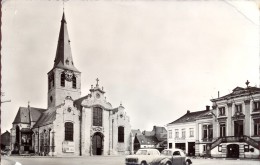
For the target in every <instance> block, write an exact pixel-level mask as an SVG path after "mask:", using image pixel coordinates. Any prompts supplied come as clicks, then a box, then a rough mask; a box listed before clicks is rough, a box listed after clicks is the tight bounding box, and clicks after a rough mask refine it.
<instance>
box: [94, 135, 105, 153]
mask: <svg viewBox="0 0 260 165" xmlns="http://www.w3.org/2000/svg"><path fill="white" fill-rule="evenodd" d="M102 141H103V136H102V134H101V133H95V134H94V135H93V137H92V154H93V155H102V151H103V144H102Z"/></svg>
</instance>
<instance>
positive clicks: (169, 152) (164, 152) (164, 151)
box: [161, 150, 171, 156]
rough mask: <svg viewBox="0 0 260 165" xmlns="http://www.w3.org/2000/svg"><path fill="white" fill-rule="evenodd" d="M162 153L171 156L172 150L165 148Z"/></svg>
mask: <svg viewBox="0 0 260 165" xmlns="http://www.w3.org/2000/svg"><path fill="white" fill-rule="evenodd" d="M161 154H162V155H167V156H170V155H171V151H168V150H163V151H162V153H161Z"/></svg>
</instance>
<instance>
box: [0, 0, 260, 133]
mask: <svg viewBox="0 0 260 165" xmlns="http://www.w3.org/2000/svg"><path fill="white" fill-rule="evenodd" d="M62 6H63V5H62V1H56V0H50V1H47V0H46V1H40V0H35V1H25V0H7V1H4V3H3V6H2V27H1V28H2V50H1V53H2V91H3V92H4V93H5V96H3V97H2V100H9V99H11V102H7V103H4V104H2V116H1V117H2V120H1V122H2V125H1V127H2V132H5V130H10V128H11V126H12V122H13V120H14V118H15V115H16V113H17V111H18V109H19V107H20V106H25V107H26V106H27V105H28V101H30V106H32V107H38V108H46V107H47V72H48V71H50V70H51V69H52V67H53V64H54V58H55V53H56V47H57V42H58V35H59V28H60V21H61V17H62ZM65 15H66V19H67V25H68V32H69V37H70V40H71V48H72V55H73V60H74V64H75V66H76V67H77V68H78V69H79V70H80V71H81V72H82V75H81V77H82V81H81V83H82V84H81V87H82V96H85V95H87V94H88V93H89V89H90V87H91V85H92V84H93V85H94V84H95V83H96V82H95V79H96V78H99V79H100V82H99V84H100V85H101V86H104V90H105V91H106V94H105V95H106V97H107V100H108V101H109V102H110V103H111V104H112V105H113V107H117V106H119V105H120V102H122V104H123V106H124V107H125V110H126V112H127V114H128V115H129V116H130V120H131V125H132V129H141V130H151V129H152V126H153V125H159V126H164V125H166V124H167V123H170V122H172V121H174V120H176V119H177V118H179V117H180V116H182V115H184V114H185V113H186V112H187V110H190V111H198V110H204V109H205V106H206V105H212V103H211V102H210V99H212V97H213V98H215V97H217V93H218V91H220V96H223V95H225V94H228V93H229V92H231V91H232V90H233V89H234V88H235V87H237V86H241V87H245V86H246V85H245V82H246V80H249V81H250V82H251V83H250V85H251V86H256V85H257V86H258V87H259V11H258V8H257V5H256V2H255V1H242V0H241V1H191V0H190V1H130V0H129V1H115V0H114V1H112V0H111V1H101V0H100V1H94V0H93V1H68V2H66V3H65Z"/></svg>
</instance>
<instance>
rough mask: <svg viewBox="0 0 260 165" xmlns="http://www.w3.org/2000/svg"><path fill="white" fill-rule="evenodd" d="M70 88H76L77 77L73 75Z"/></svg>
mask: <svg viewBox="0 0 260 165" xmlns="http://www.w3.org/2000/svg"><path fill="white" fill-rule="evenodd" d="M72 88H75V89H76V88H77V79H76V76H75V75H73V77H72Z"/></svg>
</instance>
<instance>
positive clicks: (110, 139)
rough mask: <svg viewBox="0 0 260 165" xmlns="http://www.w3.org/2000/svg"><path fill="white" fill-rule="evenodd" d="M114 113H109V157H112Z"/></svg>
mask: <svg viewBox="0 0 260 165" xmlns="http://www.w3.org/2000/svg"><path fill="white" fill-rule="evenodd" d="M112 134H113V133H112V111H109V155H112V154H113V153H112Z"/></svg>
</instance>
